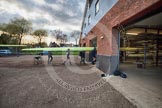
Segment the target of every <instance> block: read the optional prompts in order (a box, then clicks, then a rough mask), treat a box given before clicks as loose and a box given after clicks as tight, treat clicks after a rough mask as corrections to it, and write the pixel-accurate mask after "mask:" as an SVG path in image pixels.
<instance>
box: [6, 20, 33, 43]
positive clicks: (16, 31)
mask: <svg viewBox="0 0 162 108" xmlns="http://www.w3.org/2000/svg"><path fill="white" fill-rule="evenodd" d="M31 30H32V23H31V22H30V21H28V20H26V19H24V18H15V19H13V20H11V22H10V23H9V24H8V25H7V26H6V32H8V33H10V34H11V35H15V36H16V37H17V39H18V44H19V45H20V44H21V40H22V37H23V36H24V35H25V34H27V33H29V32H31Z"/></svg>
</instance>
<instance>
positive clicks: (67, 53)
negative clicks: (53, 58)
mask: <svg viewBox="0 0 162 108" xmlns="http://www.w3.org/2000/svg"><path fill="white" fill-rule="evenodd" d="M66 62H69V63H70V64H71V60H70V49H67V51H66V60H65V61H64V63H63V64H64V65H65V64H66ZM71 65H72V64H71Z"/></svg>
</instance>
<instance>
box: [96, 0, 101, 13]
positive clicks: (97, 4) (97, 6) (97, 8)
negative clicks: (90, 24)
mask: <svg viewBox="0 0 162 108" xmlns="http://www.w3.org/2000/svg"><path fill="white" fill-rule="evenodd" d="M99 9H100V5H99V0H97V2H96V4H95V15H97V13H98V12H99Z"/></svg>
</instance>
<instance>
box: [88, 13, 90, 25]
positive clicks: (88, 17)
mask: <svg viewBox="0 0 162 108" xmlns="http://www.w3.org/2000/svg"><path fill="white" fill-rule="evenodd" d="M90 23H91V15H89V17H88V25H90Z"/></svg>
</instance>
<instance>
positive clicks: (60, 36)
mask: <svg viewBox="0 0 162 108" xmlns="http://www.w3.org/2000/svg"><path fill="white" fill-rule="evenodd" d="M51 33H52V35H53V36H54V37H55V38H56V39H57V40H58V41H60V42H61V43H66V42H67V40H68V39H67V35H66V34H63V32H62V31H61V30H59V29H58V30H52V31H51Z"/></svg>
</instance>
